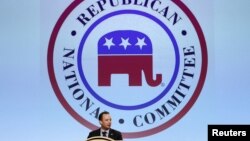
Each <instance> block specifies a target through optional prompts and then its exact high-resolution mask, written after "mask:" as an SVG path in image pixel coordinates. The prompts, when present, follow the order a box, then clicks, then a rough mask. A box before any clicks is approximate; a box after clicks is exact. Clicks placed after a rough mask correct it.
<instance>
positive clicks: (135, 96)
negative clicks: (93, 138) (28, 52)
mask: <svg viewBox="0 0 250 141" xmlns="http://www.w3.org/2000/svg"><path fill="white" fill-rule="evenodd" d="M47 61H48V72H49V77H50V81H51V84H52V87H53V89H54V92H55V94H56V96H57V97H58V99H59V101H60V102H61V104H62V105H63V107H64V108H65V109H66V110H67V111H68V113H69V114H70V115H72V116H73V117H74V118H75V119H76V120H77V121H79V122H80V123H81V124H83V125H84V126H86V127H87V128H89V129H91V130H94V129H96V128H98V126H99V123H98V120H97V118H98V115H99V114H100V112H102V111H109V112H110V113H111V115H112V119H113V120H112V121H113V122H112V123H113V125H112V128H115V129H117V130H119V131H121V132H122V134H123V137H124V138H139V137H143V136H149V135H152V134H155V133H158V132H161V131H163V130H166V129H167V128H168V127H170V126H172V125H173V124H174V123H176V122H177V121H178V120H180V119H181V118H182V117H183V116H184V115H185V114H186V113H187V112H188V111H189V109H190V108H191V107H192V105H193V104H194V103H195V101H196V99H197V98H198V96H199V94H200V92H201V89H202V87H203V84H204V81H205V77H206V72H207V49H206V42H205V38H204V35H203V32H202V30H201V28H200V26H199V23H198V21H197V20H196V18H195V17H194V15H193V14H192V13H191V11H190V10H189V9H188V8H187V7H186V6H185V5H184V4H183V3H182V2H181V1H179V0H172V1H166V0H145V1H141V0H85V1H82V0H75V1H74V2H73V3H72V4H71V5H70V6H69V7H68V8H67V9H66V10H65V11H64V12H63V14H62V15H61V17H60V18H59V20H58V21H57V23H56V25H55V28H54V30H53V32H52V35H51V38H50V42H49V48H48V58H47Z"/></svg>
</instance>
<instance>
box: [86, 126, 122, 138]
mask: <svg viewBox="0 0 250 141" xmlns="http://www.w3.org/2000/svg"><path fill="white" fill-rule="evenodd" d="M100 132H101V128H99V129H97V130H94V131H91V132H90V133H89V136H88V138H91V137H96V136H100V135H101V133H100ZM108 137H109V138H111V139H114V140H122V134H121V132H119V131H117V130H114V129H109V134H108Z"/></svg>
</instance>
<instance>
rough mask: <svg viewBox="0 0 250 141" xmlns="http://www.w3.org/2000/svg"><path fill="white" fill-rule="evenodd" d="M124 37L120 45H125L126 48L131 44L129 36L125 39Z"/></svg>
mask: <svg viewBox="0 0 250 141" xmlns="http://www.w3.org/2000/svg"><path fill="white" fill-rule="evenodd" d="M121 39H122V43H121V44H120V46H123V47H124V48H125V49H126V48H127V47H128V46H131V44H130V43H129V41H128V40H129V38H127V39H123V38H121Z"/></svg>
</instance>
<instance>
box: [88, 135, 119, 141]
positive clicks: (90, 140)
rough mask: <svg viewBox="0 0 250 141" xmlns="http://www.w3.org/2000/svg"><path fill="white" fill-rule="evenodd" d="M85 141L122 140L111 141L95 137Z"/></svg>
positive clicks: (106, 139) (107, 139)
mask: <svg viewBox="0 0 250 141" xmlns="http://www.w3.org/2000/svg"><path fill="white" fill-rule="evenodd" d="M86 141H122V140H113V139H111V138H107V137H102V136H97V137H91V138H88V139H87V140H86Z"/></svg>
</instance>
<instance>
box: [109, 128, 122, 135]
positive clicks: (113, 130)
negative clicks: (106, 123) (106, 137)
mask: <svg viewBox="0 0 250 141" xmlns="http://www.w3.org/2000/svg"><path fill="white" fill-rule="evenodd" d="M110 132H113V133H118V134H121V132H120V131H118V130H115V129H110Z"/></svg>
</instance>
